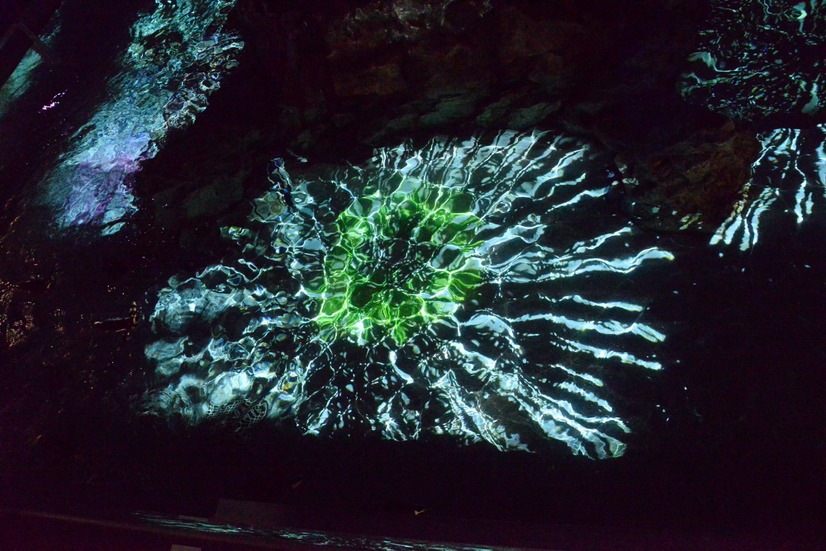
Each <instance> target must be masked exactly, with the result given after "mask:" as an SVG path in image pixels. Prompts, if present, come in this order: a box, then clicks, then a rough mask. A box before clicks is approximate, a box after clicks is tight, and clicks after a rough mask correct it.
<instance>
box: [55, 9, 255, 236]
mask: <svg viewBox="0 0 826 551" xmlns="http://www.w3.org/2000/svg"><path fill="white" fill-rule="evenodd" d="M233 4H234V1H232V0H178V1H177V2H166V1H161V0H158V2H157V7H156V9H155V11H153V12H152V13H147V14H144V15H142V16H140V17H139V19H138V20H137V22H136V23H135V24H134V25H133V26H132V29H131V36H132V41H131V44H130V45H129V46H128V48H127V49H126V51H124V52H123V53H122V55H121V57H120V60H119V65H120V68H119V70H118V73H117V75H116V76H114V77H113V78H112V79H111V80H110V81H109V83H108V91H107V99H106V100H105V101H104V102H103V103H102V104H101V105H99V106H98V108H97V109H96V110H95V111H94V112H93V113H92V115H91V117H90V119H89V121H88V122H87V123H86V124H85V125H84V126H82V127H81V128H80V129H79V130H78V131H77V132H76V133H75V134H74V135H73V136H72V138H71V139H70V144H69V147H68V148H67V150H66V152H65V153H64V154H63V155H62V156H61V159H60V161H59V162H58V165H57V167H56V168H55V169H54V170H53V171H52V172H51V173H50V174H48V175H47V176H46V178H45V180H44V192H43V194H44V198H43V201H44V203H46V204H47V205H49V206H50V207H51V208H52V209H53V210H54V212H55V219H56V220H55V222H56V226H57V228H58V230H63V229H67V228H70V227H73V226H83V225H91V226H99V227H100V228H101V232H102V233H103V234H104V235H106V234H111V233H115V232H117V231H118V230H119V229H120V228H121V227H122V225H123V220H124V219H125V218H126V217H128V216H129V215H130V214H132V213H133V212H134V211H135V209H136V207H135V205H134V198H133V196H132V185H133V182H134V173H135V172H137V171H138V170H140V165H141V163H142V162H143V161H145V160H146V159H151V158H152V157H154V156H155V155H156V154H157V152H158V149H159V147H160V146H161V144H162V142H163V140H164V138H165V136H166V134H167V132H168V131H169V130H170V129H174V128H181V127H184V126H186V125H188V124H190V123H192V122H193V121H194V120H195V117H196V116H197V115H198V113H200V112H201V111H203V110H204V109H206V106H207V98H208V96H209V94H210V93H211V92H212V91H214V90H215V89H217V88H218V86H219V85H220V81H221V78H222V77H223V75H224V73H226V71H227V70H229V69H230V68H232V67H233V66H234V64H235V55H236V54H237V52H238V51H239V50H240V49H241V48H242V47H243V43H242V42H241V41H240V40H239V39H238V37H236V36H234V35H232V34H228V33H224V32H222V31H221V28H222V27H223V25H224V21H225V19H226V15H227V12H228V10H229V9H230V8H231V7H232V5H233Z"/></svg>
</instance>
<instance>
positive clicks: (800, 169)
mask: <svg viewBox="0 0 826 551" xmlns="http://www.w3.org/2000/svg"><path fill="white" fill-rule="evenodd" d="M824 130H825V128H824V125H818V126H816V127H814V128H806V129H799V128H778V129H776V130H773V131H771V132H766V133H764V134H761V135H760V136H759V138H760V140H761V142H762V144H763V151H762V152H761V153H760V157H759V158H758V159H757V161H756V162H755V163H754V166H753V167H752V177H751V179H750V181H749V182H748V183H747V184H746V186H745V188H744V189H743V191H742V196H741V198H740V200H739V201H738V202H737V204H736V205H735V207H734V210H733V211H732V213H731V215H730V216H729V218H728V219H727V220H726V221H725V223H723V225H722V226H720V228H719V229H718V230H717V232H716V233H715V234H714V236H713V237H712V240H711V242H712V244H725V245H736V246H738V247H739V248H740V250H743V251H745V250H748V249H749V248H751V247H753V246H754V245H756V244H757V242H758V241H759V239H760V235H761V225H764V224H765V222H766V221H767V220H769V219H770V218H778V217H788V216H789V215H791V214H793V216H794V220H795V222H796V223H797V224H798V225H800V224H803V223H805V222H806V221H807V220H808V219H809V218H810V217H811V216H812V215H813V214H814V213H815V212H816V211H817V212H819V213H820V214H821V215H822V213H824V212H826V211H824V207H826V134H824Z"/></svg>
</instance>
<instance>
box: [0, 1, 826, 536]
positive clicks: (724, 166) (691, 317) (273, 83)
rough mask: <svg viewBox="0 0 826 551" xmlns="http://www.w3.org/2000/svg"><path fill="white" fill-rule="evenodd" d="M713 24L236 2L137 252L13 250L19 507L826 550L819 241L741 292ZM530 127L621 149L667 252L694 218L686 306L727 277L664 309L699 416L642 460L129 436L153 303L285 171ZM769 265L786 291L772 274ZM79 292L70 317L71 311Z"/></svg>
mask: <svg viewBox="0 0 826 551" xmlns="http://www.w3.org/2000/svg"><path fill="white" fill-rule="evenodd" d="M707 13H708V5H707V2H705V1H701V0H670V1H669V0H617V1H597V0H577V1H569V0H548V1H529V0H521V1H520V0H512V1H508V2H503V1H502V2H500V1H494V0H490V1H485V0H419V1H414V0H388V1H366V0H303V1H300V2H297V1H273V0H271V1H267V0H239V2H238V4H237V6H236V8H235V10H234V11H233V13H232V15H231V17H230V25H229V26H230V27H231V28H234V29H236V30H238V32H240V34H241V35H242V36H243V37H244V40H245V41H246V47H245V49H244V50H243V53H242V54H241V58H240V60H239V61H240V66H239V67H238V68H237V69H235V70H234V72H232V73H231V74H230V75H229V76H228V77H227V78H226V80H225V81H224V83H223V85H222V88H221V90H220V91H218V92H217V93H215V94H214V95H213V96H212V97H211V99H210V106H209V108H208V109H207V110H206V111H205V112H204V113H202V114H201V115H200V116H199V118H198V121H197V122H196V123H195V125H194V126H193V127H191V128H189V129H187V130H186V131H183V132H177V133H176V132H173V133H172V134H171V135H170V136H169V140H168V143H167V144H166V146H165V147H164V149H163V150H162V151H161V153H160V154H159V155H158V156H157V157H156V158H155V159H153V160H151V161H149V162H147V163H146V164H145V166H144V168H143V170H142V172H141V173H140V175H139V178H138V181H137V186H138V187H137V190H136V193H137V196H138V197H139V201H140V205H141V209H140V211H139V214H138V215H137V218H136V220H135V221H134V222H135V223H134V228H135V229H133V230H130V232H125V233H127V234H128V235H127V237H126V238H124V239H122V240H113V241H109V242H105V243H103V242H98V243H93V244H87V245H83V244H73V246H72V247H71V248H67V247H65V246H64V244H61V243H56V244H53V245H42V244H41V245H38V247H37V250H34V246H33V248H27V247H17V248H15V249H13V250H12V249H10V247H11V246H10V245H9V244H8V243H11V242H12V241H11V240H9V241H8V242H4V238H2V237H0V249H2V250H3V253H4V255H5V258H4V262H5V264H4V265H3V266H2V267H0V330H2V332H0V337H2V340H0V366H2V369H3V378H2V396H3V397H4V401H3V402H2V405H0V413H2V414H3V415H4V419H17V420H19V422H18V423H5V424H4V425H3V426H2V428H0V437H1V438H2V459H1V461H2V462H0V470H2V473H3V477H2V479H0V480H2V482H3V500H4V503H7V504H14V505H20V504H23V505H26V506H31V507H49V506H54V507H67V506H70V507H73V508H75V510H77V508H79V507H80V508H82V507H89V508H91V509H93V510H96V511H100V510H101V509H106V508H111V509H118V508H123V509H127V510H133V509H135V508H140V507H145V508H152V509H155V510H165V511H168V512H170V513H175V514H178V513H182V512H184V513H190V514H192V513H194V514H201V515H209V514H210V513H211V511H212V509H214V504H215V502H216V500H217V499H218V498H221V497H231V498H239V499H250V500H258V501H265V502H280V503H284V504H286V506H287V508H288V511H289V515H292V516H291V517H290V518H292V519H298V520H296V521H297V522H298V521H302V522H307V520H306V519H311V521H310V522H315V523H316V524H318V523H322V520H323V519H326V520H323V521H324V522H329V524H330V525H331V526H334V527H338V528H339V529H341V528H342V526H341V522H340V521H339V522H338V524H336V521H335V520H330V519H337V518H345V517H344V516H342V515H341V514H340V513H341V512H342V511H345V512H347V513H348V514H349V513H358V514H361V513H364V514H368V515H371V514H377V513H386V512H390V513H397V514H399V515H405V516H410V515H411V514H412V511H413V510H414V509H415V510H421V509H426V510H427V511H428V513H427V514H428V515H435V516H436V517H437V518H443V519H456V518H461V517H473V518H482V519H489V520H491V521H493V520H496V521H502V520H521V521H537V522H551V523H577V524H583V525H594V524H595V525H600V526H621V527H623V529H629V530H636V529H639V530H660V529H673V528H677V529H680V530H698V531H701V532H703V531H713V532H718V533H731V532H733V533H749V532H759V533H767V532H768V533H780V534H798V535H799V534H809V533H813V532H814V531H816V530H818V529H819V528H820V524H821V523H820V521H819V520H818V519H819V518H820V513H822V512H823V500H822V490H823V488H824V487H826V486H824V474H823V473H824V472H826V467H824V466H826V455H824V440H823V438H822V435H823V428H822V421H821V418H822V415H821V414H822V413H823V408H822V388H823V382H824V381H823V375H822V374H821V373H820V372H819V370H815V369H803V368H801V366H803V367H809V368H810V367H812V366H822V365H823V361H824V359H826V358H824V357H823V354H822V351H820V350H819V349H818V347H816V346H814V345H806V344H805V343H810V344H811V343H817V342H819V340H820V339H821V335H820V334H819V329H818V327H817V326H816V325H812V324H810V323H809V322H808V320H811V319H819V318H818V316H820V317H822V314H821V313H819V305H821V304H823V302H822V301H821V300H820V299H823V298H824V297H826V290H824V288H823V283H822V281H820V280H818V279H817V277H816V275H815V276H813V277H811V278H807V277H804V276H803V275H801V274H800V273H797V274H793V275H788V274H787V275H783V274H784V273H785V272H783V270H784V268H785V264H786V257H784V256H783V255H788V258H792V257H795V255H798V256H805V255H806V254H807V252H808V249H807V247H809V246H814V245H812V244H813V243H816V242H818V241H819V239H820V238H819V235H821V233H818V230H822V228H810V231H809V232H808V233H807V234H805V235H803V237H802V239H801V240H800V241H798V242H797V244H796V245H792V246H791V247H790V248H789V249H788V250H786V249H782V248H781V250H778V249H777V248H775V249H764V250H763V251H762V252H757V253H755V254H754V256H753V257H750V259H749V264H748V268H749V270H750V271H749V273H747V274H746V275H741V274H740V273H739V271H736V270H735V269H734V268H731V267H728V266H725V265H723V263H722V262H721V261H720V260H719V259H718V258H717V253H716V252H715V251H710V250H707V247H706V244H707V242H708V234H707V232H708V231H710V230H713V229H714V228H716V227H717V225H718V224H719V223H720V222H721V221H722V220H723V219H724V218H725V217H726V216H727V214H728V212H729V210H730V208H731V204H732V201H733V200H734V199H735V198H736V197H737V194H738V192H739V190H740V189H741V187H742V185H743V183H744V182H745V181H746V179H747V177H748V173H749V167H750V165H751V163H752V161H753V160H754V158H755V156H756V154H757V152H758V149H759V147H758V143H757V141H756V139H755V137H754V129H753V128H751V127H750V125H749V124H748V123H746V122H734V121H732V120H728V119H726V118H724V117H722V116H720V115H715V114H712V113H710V112H709V111H707V110H706V109H704V108H703V106H697V105H690V104H688V103H686V102H685V101H683V100H682V98H680V96H679V94H678V92H677V81H678V78H679V75H680V73H681V71H683V70H684V67H685V63H686V58H687V56H688V54H689V53H690V52H691V49H692V47H693V45H694V44H695V38H696V33H697V29H698V28H699V26H700V25H701V24H702V22H703V21H704V20H705V17H706V16H707ZM94 24H95V22H94V21H90V22H89V25H90V28H92V27H94ZM75 31H77V29H76V30H75ZM93 57H94V54H93V53H91V52H90V53H89V55H88V56H86V57H84V58H83V59H84V61H83V62H85V61H86V60H87V59H91V58H93ZM79 65H82V63H79ZM89 87H90V88H91V89H94V86H93V85H92V84H89ZM533 128H537V129H559V128H562V129H564V130H566V131H568V132H572V133H574V134H577V135H580V136H582V137H584V138H586V139H589V140H593V141H595V142H596V143H598V144H601V145H602V146H604V147H605V148H607V149H608V150H610V151H611V152H612V153H613V154H614V155H615V158H616V165H617V169H618V171H619V172H620V173H621V175H622V178H623V180H624V184H625V186H624V187H625V198H624V204H623V208H624V209H625V211H626V213H627V214H628V216H629V217H631V218H632V219H634V220H635V221H636V222H637V223H638V224H639V225H640V226H641V227H643V228H646V229H650V230H656V231H658V232H661V234H662V235H664V236H666V238H668V236H669V235H670V232H673V231H675V230H677V229H679V228H680V227H681V225H682V223H681V221H680V220H681V219H682V218H683V217H684V216H686V215H694V214H699V215H700V216H699V218H698V221H697V222H695V223H694V224H693V225H692V226H691V228H689V235H683V236H681V239H682V241H681V245H679V247H682V249H681V251H680V254H678V262H677V266H678V268H679V270H680V271H681V272H680V273H681V275H680V276H679V278H682V279H681V281H680V282H676V283H675V286H676V285H680V286H682V287H685V286H686V283H685V282H687V281H688V282H691V281H705V282H706V283H708V282H709V276H708V275H707V274H708V273H711V272H714V270H719V272H717V273H719V279H718V278H716V276H715V278H712V284H711V285H706V286H705V287H702V286H701V287H698V288H697V289H696V290H694V291H692V292H689V293H687V294H686V293H684V294H682V295H680V296H675V297H673V298H672V299H670V300H667V301H664V303H663V304H661V305H660V308H661V309H662V310H663V311H668V314H667V316H669V317H668V318H667V319H674V320H675V321H674V326H673V327H672V328H671V333H670V334H669V342H670V343H673V346H674V350H675V352H674V355H675V357H681V358H683V360H684V363H683V367H681V368H677V367H675V368H674V369H672V370H668V371H667V372H665V373H664V375H663V379H662V382H661V384H662V388H661V389H660V390H656V391H652V390H651V388H650V387H646V388H644V389H640V390H639V392H640V393H641V394H645V393H654V394H656V396H652V395H645V399H652V398H654V397H657V398H659V399H661V400H664V401H662V402H661V403H663V404H664V405H665V406H666V407H667V408H669V409H670V410H671V411H675V412H677V413H676V414H674V415H673V416H672V417H670V418H668V419H667V418H666V417H665V416H664V415H663V416H652V418H650V419H646V420H643V425H644V427H645V429H644V434H645V437H644V438H640V439H639V441H635V442H632V446H631V448H632V449H634V450H635V451H634V453H631V454H629V455H628V456H626V457H624V458H622V459H620V460H617V461H609V462H597V463H595V462H591V461H587V460H582V459H581V458H571V457H569V456H568V455H567V452H566V451H564V450H560V451H561V452H562V453H559V454H541V455H540V454H501V453H499V452H496V451H494V450H492V449H489V448H486V447H481V446H471V447H467V448H457V447H456V446H455V444H454V443H453V442H451V441H438V440H437V441H430V442H426V443H423V442H414V443H405V444H396V443H388V442H378V441H369V442H327V441H315V440H308V439H305V438H301V437H299V436H298V435H293V434H289V433H284V432H283V431H281V432H277V433H276V432H275V431H273V430H271V429H268V428H265V427H259V428H257V429H255V431H253V433H252V434H250V435H247V436H246V437H244V438H241V437H238V436H236V435H234V434H228V432H227V431H226V430H224V429H222V427H220V426H219V427H210V426H204V427H201V428H199V429H197V430H194V431H190V432H188V433H178V432H174V431H169V429H168V427H166V426H162V425H161V424H160V423H158V422H155V421H153V420H150V419H146V418H140V419H137V420H135V419H134V418H133V416H132V415H131V414H132V412H133V409H132V408H133V407H134V405H135V403H136V399H137V397H136V396H134V395H132V394H131V392H134V389H135V388H141V387H142V382H143V379H144V378H145V377H148V376H150V375H149V374H148V373H146V372H143V371H141V369H139V368H135V367H128V368H125V367H124V366H136V365H139V364H140V363H141V362H140V360H141V359H142V357H143V350H142V346H141V344H140V343H141V342H142V340H143V338H144V337H146V335H145V334H144V333H145V332H146V331H148V330H147V328H146V327H145V324H142V323H141V321H142V316H145V314H146V313H147V312H148V310H149V309H150V308H151V305H152V304H151V303H152V300H153V298H154V297H153V296H152V291H153V285H154V286H155V290H156V289H157V286H158V285H160V284H161V283H162V281H163V279H165V277H168V275H170V273H169V272H168V267H169V266H174V269H176V270H180V271H183V272H187V271H191V270H193V269H197V268H200V267H202V266H203V265H205V264H207V263H208V262H209V260H210V259H211V258H217V257H218V256H220V254H221V252H222V250H223V247H225V246H226V245H225V244H224V243H222V242H221V241H220V239H219V232H218V227H219V226H221V225H225V224H227V223H233V222H234V221H240V220H242V219H243V218H244V217H246V215H247V214H248V209H249V202H250V200H251V199H252V198H254V197H256V196H258V195H260V194H261V193H262V192H263V191H264V190H265V189H266V188H267V187H268V186H269V184H268V182H267V180H266V168H265V167H266V166H267V162H268V161H269V159H271V158H273V157H275V156H283V157H285V158H286V159H287V163H288V168H289V166H290V165H294V164H297V163H300V160H299V157H306V158H308V159H310V160H311V161H312V162H325V161H330V162H343V161H346V162H353V163H358V162H360V161H362V160H364V159H366V158H367V157H369V155H370V152H371V150H372V148H373V147H377V146H388V145H395V144H397V143H398V142H399V141H401V140H404V139H413V140H414V141H422V142H423V141H425V140H427V139H428V138H429V137H431V136H434V135H438V134H450V135H464V134H467V135H469V134H471V133H477V132H479V131H489V132H496V131H497V130H500V129H518V130H523V129H525V130H527V129H533ZM2 130H3V129H2V127H0V133H1V132H2ZM26 139H28V138H26ZM31 139H32V140H34V139H40V137H33V138H31ZM0 141H2V134H0ZM9 141H10V139H9V138H8V137H6V143H9ZM36 161H37V160H36V159H35V161H34V162H35V164H36ZM27 162H31V161H27ZM23 164H24V163H23V161H20V163H19V165H15V166H16V167H18V168H19V167H21V166H23ZM10 167H11V168H10ZM14 170H17V168H15V167H12V165H11V164H10V165H7V166H5V167H0V177H2V178H3V188H2V189H0V198H2V199H3V201H4V203H3V204H4V210H5V213H4V214H2V215H0V222H1V223H2V228H0V229H2V233H3V235H5V234H6V232H7V229H8V228H13V227H14V223H15V219H14V216H12V214H11V213H13V212H14V210H13V207H14V204H15V202H16V201H17V200H18V197H17V196H16V195H15V188H14V187H13V184H12V183H10V182H13V179H11V178H10V175H13V174H14ZM20 170H22V168H20ZM67 250H68V251H69V253H67V252H66V251H67ZM812 262H813V263H814V265H815V267H814V269H813V270H812V272H813V273H820V274H822V273H826V266H823V262H822V261H820V260H818V259H815V260H813V261H812ZM92 265H93V266H95V268H96V269H95V270H93V271H91V272H90V271H89V270H86V269H84V267H86V266H92ZM159 265H161V266H165V267H166V269H167V271H163V270H161V269H159V268H158V266H159ZM761 269H763V270H764V271H765V273H767V274H769V275H768V276H766V278H765V279H764V278H763V277H762V276H760V277H753V276H751V273H752V271H758V272H759V270H761ZM161 271H163V273H159V272H161ZM777 274H781V275H780V276H777ZM675 278H676V276H675ZM732 282H734V283H735V284H732ZM682 287H681V288H682ZM147 289H149V290H150V292H149V294H148V296H147V298H146V299H145V302H141V301H140V300H137V301H135V300H134V297H138V296H141V294H142V293H146V290H147ZM64 296H71V297H73V301H72V304H73V306H71V307H69V306H67V307H65V308H57V309H56V308H54V306H53V305H54V304H57V303H59V302H60V301H59V300H58V298H56V297H64ZM755 297H758V298H757V299H756V298H755ZM88 304H103V305H104V306H102V307H99V308H97V309H96V310H95V312H94V313H90V312H89V311H88V309H87V308H86V307H85V305H88ZM709 319H712V320H716V321H715V324H714V325H713V326H712V327H708V326H702V325H698V324H696V321H697V320H709ZM744 319H752V320H756V321H755V323H754V324H753V325H749V326H746V325H744V324H743V320H744ZM801 320H803V321H801ZM44 342H45V343H48V345H47V346H43V345H42V343H44ZM767 351H768V352H767ZM78 366H83V367H82V368H79V367H78ZM744 366H747V367H748V369H749V370H748V372H747V373H744V372H743V370H744ZM130 389H131V390H130ZM663 396H666V397H665V398H663ZM652 435H654V436H652ZM325 515H327V516H326V517H325ZM319 519H322V520H319ZM345 528H346V526H345ZM517 536H518V535H517ZM508 541H526V540H525V539H524V538H523V539H522V540H519V538H518V537H516V536H514V538H512V540H508Z"/></svg>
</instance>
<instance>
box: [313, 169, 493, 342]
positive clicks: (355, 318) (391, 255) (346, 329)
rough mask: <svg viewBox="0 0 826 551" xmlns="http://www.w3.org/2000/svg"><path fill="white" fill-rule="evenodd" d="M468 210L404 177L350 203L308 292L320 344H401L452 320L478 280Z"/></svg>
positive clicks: (474, 220)
mask: <svg viewBox="0 0 826 551" xmlns="http://www.w3.org/2000/svg"><path fill="white" fill-rule="evenodd" d="M470 207H471V198H470V197H469V196H468V195H467V194H464V193H457V192H454V191H452V190H448V189H445V188H441V187H437V186H433V185H431V184H428V183H427V182H424V181H422V180H419V179H417V178H406V177H401V178H400V179H399V183H398V187H397V188H396V189H395V190H393V191H391V192H390V193H389V194H383V193H382V192H381V190H379V189H374V190H367V193H366V194H365V195H364V196H363V197H362V198H361V199H360V200H358V201H354V202H353V204H352V205H351V206H350V208H348V209H347V210H345V211H344V212H342V213H341V214H340V215H339V217H338V219H337V220H336V224H335V225H336V229H337V233H338V239H337V241H336V242H335V244H334V245H333V246H332V248H331V249H330V250H329V251H328V252H327V256H326V259H325V261H324V273H323V277H318V278H315V279H314V280H311V281H309V282H308V283H307V286H306V291H307V294H308V295H309V296H311V297H313V298H314V299H316V301H317V302H318V304H319V307H318V315H317V316H316V317H315V322H316V323H317V324H318V327H319V329H320V331H321V333H320V334H321V335H322V338H325V339H333V338H335V337H336V336H337V335H339V334H344V335H347V336H348V337H350V338H352V339H354V340H356V341H357V342H359V343H362V344H363V343H366V342H373V341H376V340H380V339H382V338H386V337H389V338H391V339H393V341H394V342H395V343H396V345H401V344H403V343H404V342H405V341H407V340H408V339H409V338H410V337H411V335H412V334H413V333H414V332H415V331H416V330H418V329H419V328H420V327H422V326H424V325H429V324H432V323H434V322H436V321H438V320H440V319H442V318H444V317H446V316H450V315H453V314H454V313H455V312H456V310H457V309H458V308H459V305H461V304H462V303H463V302H464V301H465V300H466V299H467V298H468V296H469V295H470V294H471V293H472V292H473V290H474V289H476V287H477V286H478V285H479V283H480V282H481V281H482V277H483V272H482V266H481V263H480V261H479V259H478V258H476V257H475V256H474V250H475V248H476V247H477V246H478V245H479V244H480V241H479V240H478V239H477V238H476V235H475V231H476V229H477V228H478V227H479V225H480V223H481V220H480V219H479V218H478V217H477V216H475V215H474V214H473V213H472V212H470ZM404 263H409V264H415V266H412V267H410V269H406V268H405V267H404V266H403V264H404Z"/></svg>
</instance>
